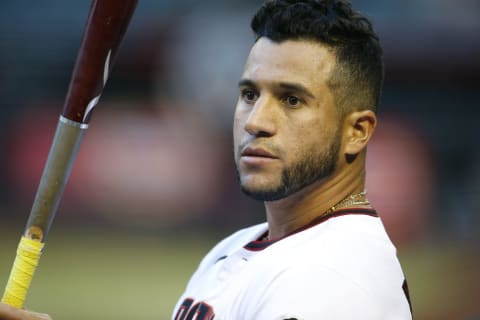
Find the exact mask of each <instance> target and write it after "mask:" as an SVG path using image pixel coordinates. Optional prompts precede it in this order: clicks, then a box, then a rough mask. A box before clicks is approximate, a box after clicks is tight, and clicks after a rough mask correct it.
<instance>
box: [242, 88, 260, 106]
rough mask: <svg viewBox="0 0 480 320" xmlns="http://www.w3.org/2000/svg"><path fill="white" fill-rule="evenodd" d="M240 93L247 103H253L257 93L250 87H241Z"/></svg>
mask: <svg viewBox="0 0 480 320" xmlns="http://www.w3.org/2000/svg"><path fill="white" fill-rule="evenodd" d="M240 95H241V97H242V99H243V101H245V102H246V103H248V104H253V103H255V101H256V100H257V98H258V93H257V92H256V91H255V90H252V89H243V90H242V91H241V92H240Z"/></svg>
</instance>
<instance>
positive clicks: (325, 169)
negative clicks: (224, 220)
mask: <svg viewBox="0 0 480 320" xmlns="http://www.w3.org/2000/svg"><path fill="white" fill-rule="evenodd" d="M340 138H341V137H340V130H338V131H337V132H336V134H335V136H334V138H333V141H332V142H331V144H330V146H329V148H327V150H325V151H322V152H318V151H317V152H316V153H307V154H305V155H304V157H303V158H302V159H301V161H299V162H298V163H296V164H295V165H294V166H292V167H289V168H285V169H284V170H283V171H282V178H281V182H280V184H279V185H278V186H272V187H271V188H270V189H263V190H251V189H248V188H246V187H245V186H244V185H243V184H242V183H241V179H240V172H239V169H238V165H236V173H237V178H238V181H239V183H240V187H241V189H242V191H243V193H245V194H246V195H247V196H249V197H251V198H253V199H255V200H260V201H275V200H280V199H284V198H286V197H288V196H290V195H292V194H294V193H296V192H298V191H300V190H302V189H303V188H305V187H307V186H309V185H311V184H313V183H315V182H317V181H319V180H321V179H324V178H327V177H329V176H330V175H331V174H332V173H333V172H334V171H335V169H336V163H337V159H338V153H339V151H340Z"/></svg>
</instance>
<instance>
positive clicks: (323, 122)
mask: <svg viewBox="0 0 480 320" xmlns="http://www.w3.org/2000/svg"><path fill="white" fill-rule="evenodd" d="M335 64H336V59H335V55H334V52H333V51H332V49H331V48H329V47H327V46H325V45H323V44H321V43H318V42H313V41H306V40H288V41H284V42H281V43H276V42H273V41H271V40H269V39H268V38H260V39H259V40H258V41H257V42H256V43H255V44H254V46H253V47H252V49H251V51H250V54H249V56H248V59H247V62H246V64H245V68H244V72H243V74H242V77H241V80H240V83H239V86H240V97H239V100H238V103H237V106H236V111H235V119H234V128H233V133H234V156H235V162H236V165H237V171H238V177H239V181H240V185H241V187H242V189H243V190H244V191H246V192H247V194H248V193H250V194H254V195H255V194H257V195H258V194H260V195H261V194H262V193H265V192H266V191H269V190H275V189H279V188H281V187H282V183H283V181H282V176H283V175H284V173H285V172H288V171H291V170H293V169H292V168H294V167H296V166H297V164H298V163H302V162H305V161H306V160H305V158H306V157H309V155H312V154H313V155H314V156H313V157H311V156H310V158H313V159H310V160H311V161H317V162H320V163H316V164H315V166H313V168H311V169H312V170H313V171H315V170H316V171H319V170H321V169H322V168H321V167H318V166H319V165H322V163H321V162H323V165H324V166H325V167H329V165H331V163H326V162H333V166H331V169H332V170H331V171H330V172H329V171H328V170H325V172H323V173H322V174H321V175H320V176H318V177H316V179H315V180H314V181H306V183H305V185H302V186H300V188H299V189H298V190H291V192H286V193H285V194H284V195H283V196H282V197H281V198H278V199H276V198H275V199H264V200H265V201H264V203H265V208H266V215H267V221H268V226H269V237H270V239H275V238H280V237H283V236H286V235H288V234H290V233H291V232H293V231H295V230H296V229H298V228H300V227H302V226H304V225H306V224H308V223H309V222H310V221H312V220H313V219H314V218H315V217H317V216H319V215H321V214H322V213H324V212H325V211H327V210H328V209H329V208H330V207H332V206H333V205H335V204H337V203H338V202H340V201H341V200H343V199H344V198H346V197H347V196H349V195H350V194H355V193H358V192H361V191H362V190H364V187H365V152H366V146H367V143H368V141H369V140H370V138H371V136H372V134H373V132H374V130H375V126H376V122H377V120H376V115H375V113H374V112H372V111H370V110H363V111H356V112H351V113H347V114H343V115H342V114H340V113H339V112H338V109H337V108H336V105H335V97H334V95H333V94H332V91H331V90H330V88H329V86H328V80H329V78H330V76H331V73H332V70H334V68H335ZM335 146H336V148H335ZM329 151H335V152H336V153H337V154H336V155H335V157H334V158H333V159H331V157H330V158H329V157H328V153H329ZM315 159H316V160H315ZM284 187H285V186H284ZM257 198H258V197H257Z"/></svg>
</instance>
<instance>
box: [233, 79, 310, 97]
mask: <svg viewBox="0 0 480 320" xmlns="http://www.w3.org/2000/svg"><path fill="white" fill-rule="evenodd" d="M273 84H274V86H276V87H279V88H282V89H284V90H289V91H293V92H299V93H301V94H304V95H306V96H308V97H310V98H314V95H313V94H312V93H311V92H310V90H308V89H307V88H305V87H304V86H303V85H301V84H298V83H290V82H274V83H273ZM238 86H239V87H254V88H256V87H258V86H257V85H256V84H255V82H254V81H252V80H250V79H241V80H240V81H239V82H238Z"/></svg>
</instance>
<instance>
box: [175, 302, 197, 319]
mask: <svg viewBox="0 0 480 320" xmlns="http://www.w3.org/2000/svg"><path fill="white" fill-rule="evenodd" d="M192 304H193V299H190V298H187V299H185V300H183V302H182V304H181V305H180V308H178V311H177V314H176V315H175V320H184V319H185V317H186V316H187V313H188V310H189V309H190V307H191V306H192Z"/></svg>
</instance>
